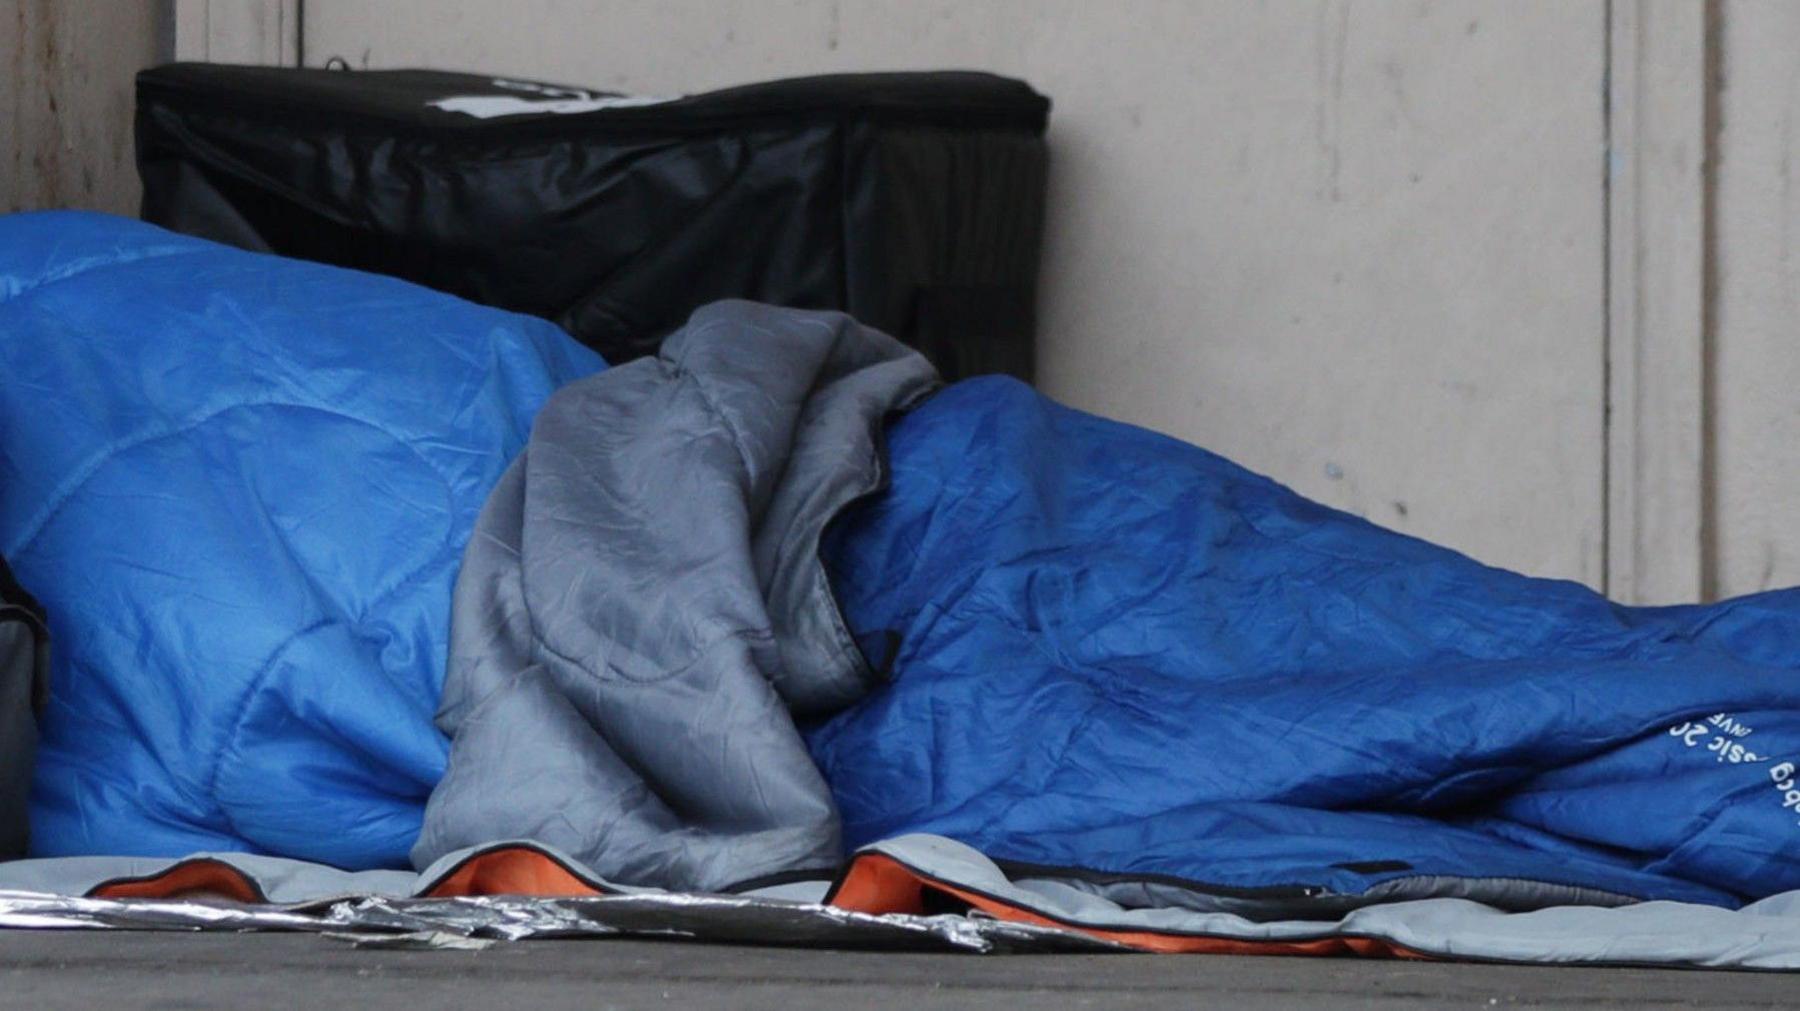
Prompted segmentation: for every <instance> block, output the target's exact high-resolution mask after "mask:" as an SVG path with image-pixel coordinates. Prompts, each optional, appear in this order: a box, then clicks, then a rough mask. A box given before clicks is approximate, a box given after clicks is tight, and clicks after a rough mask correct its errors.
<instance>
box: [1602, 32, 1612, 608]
mask: <svg viewBox="0 0 1800 1011" xmlns="http://www.w3.org/2000/svg"><path fill="white" fill-rule="evenodd" d="M1613 2H1614V0H1606V2H1605V3H1603V4H1602V5H1601V9H1600V19H1601V23H1600V51H1601V64H1600V151H1601V156H1600V591H1601V592H1602V593H1604V594H1606V595H1608V596H1611V595H1612V592H1613V585H1612V526H1613V522H1612V521H1613V516H1612V509H1613V505H1612V480H1613V475H1612V470H1613V461H1612V456H1613V452H1612V425H1613V402H1612V401H1613V385H1612V370H1613V360H1612V328H1613V316H1612V292H1613V276H1612V239H1613V236H1612V200H1613V192H1612V181H1613V180H1612V175H1613V173H1612V163H1613V129H1612V127H1613V109H1612V105H1613V103H1612V89H1613V38H1612V33H1613Z"/></svg>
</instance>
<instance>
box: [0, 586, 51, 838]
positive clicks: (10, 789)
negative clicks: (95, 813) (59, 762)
mask: <svg viewBox="0 0 1800 1011" xmlns="http://www.w3.org/2000/svg"><path fill="white" fill-rule="evenodd" d="M49 659H50V655H49V633H48V631H47V629H46V627H45V625H44V612H43V610H42V609H41V608H39V607H38V604H37V601H35V600H33V599H31V595H30V594H28V593H26V592H25V591H24V589H23V588H21V587H20V586H19V584H18V583H17V582H15V581H14V580H13V576H12V571H11V570H10V569H8V568H7V567H6V560H5V559H3V558H0V860H11V859H16V858H18V857H22V856H24V855H25V849H26V845H27V843H28V841H29V839H30V829H29V825H30V820H29V818H28V817H27V814H26V806H27V802H28V800H29V796H30V793H31V769H32V758H33V756H34V755H35V753H36V751H37V714H38V712H39V711H40V710H42V709H43V707H44V702H45V700H46V698H47V695H48V691H49V686H50V682H49V676H48V675H49V671H48V668H49Z"/></svg>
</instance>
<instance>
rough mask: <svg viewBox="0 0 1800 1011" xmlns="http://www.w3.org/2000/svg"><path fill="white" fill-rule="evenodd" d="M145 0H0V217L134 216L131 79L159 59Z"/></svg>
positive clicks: (164, 29) (155, 7)
mask: <svg viewBox="0 0 1800 1011" xmlns="http://www.w3.org/2000/svg"><path fill="white" fill-rule="evenodd" d="M169 44H170V35H169V31H168V10H167V7H166V5H165V4H162V3H157V2H149V0H131V2H114V0H0V117H4V121H3V122H0V211H16V210H35V209H40V208H48V207H81V208H86V209H90V210H100V211H110V212H112V213H115V214H135V213H137V204H138V194H139V189H138V181H137V171H136V169H135V168H134V166H133V163H132V149H131V112H132V77H133V75H135V74H136V73H137V72H138V70H139V69H141V68H143V67H146V66H150V65H151V64H153V63H156V62H157V61H158V60H159V59H161V58H164V54H165V53H166V52H167V51H168V46H169Z"/></svg>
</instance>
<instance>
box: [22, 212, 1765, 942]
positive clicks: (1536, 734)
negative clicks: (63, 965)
mask: <svg viewBox="0 0 1800 1011" xmlns="http://www.w3.org/2000/svg"><path fill="white" fill-rule="evenodd" d="M0 334H3V335H4V340H3V341H0V349H3V351H0V353H3V354H4V355H5V359H4V362H5V364H4V369H3V370H0V377H4V378H3V379H0V433H4V443H3V444H0V451H3V452H0V465H3V469H0V474H4V480H3V481H0V554H4V555H5V557H7V558H8V559H9V560H10V561H11V562H12V563H13V565H14V568H15V569H16V570H17V571H18V574H19V576H20V578H21V580H22V581H24V582H26V583H27V584H28V585H31V586H32V587H33V588H34V591H35V592H36V593H37V594H38V596H39V597H40V598H41V599H42V601H43V603H44V605H45V607H46V609H47V611H48V612H49V615H50V623H51V630H52V633H53V635H54V636H55V638H56V642H57V643H58V648H57V651H56V652H55V654H54V656H53V671H52V674H53V677H52V679H51V685H52V688H51V703H50V706H49V708H48V710H47V712H46V717H45V722H44V746H43V748H42V751H41V753H40V756H39V767H38V772H37V781H36V793H35V798H34V808H33V813H34V816H35V818H36V824H35V825H34V836H33V846H34V851H35V852H37V853H39V854H42V855H46V856H49V855H57V854H109V855H121V854H136V855H140V856H144V857H170V858H173V857H179V856H181V855H183V854H187V853H190V852H194V851H203V850H204V851H214V852H224V853H237V854H242V856H236V857H231V856H222V857H218V858H215V859H214V863H215V865H217V866H222V867H227V868H235V870H233V871H232V872H231V873H234V874H237V875H239V876H241V877H244V878H245V879H246V880H251V881H253V883H255V884H256V887H254V888H252V887H250V885H245V886H244V888H245V889H246V891H245V893H244V894H251V895H271V896H272V895H275V894H280V895H283V896H285V897H286V898H287V899H288V900H292V899H294V898H296V897H297V896H296V890H297V889H298V890H299V891H301V892H306V891H307V889H305V888H300V886H299V885H296V884H295V882H299V881H309V882H315V884H313V885H310V886H308V887H310V888H311V889H313V890H312V892H310V894H322V893H331V891H332V889H341V888H345V887H350V886H349V885H347V884H346V882H347V881H349V880H351V879H347V878H332V877H331V875H330V874H326V873H324V872H323V871H322V870H321V871H319V872H317V873H313V872H301V871H296V870H294V869H292V868H291V867H287V866H286V865H282V866H281V867H279V868H277V867H276V865H275V864H272V863H270V862H268V861H269V860H270V859H271V858H272V857H297V858H300V859H302V860H306V861H313V862H317V863H329V864H335V865H338V866H341V867H346V868H350V869H361V868H378V867H387V868H394V867H403V866H406V865H407V863H408V858H409V853H408V851H409V849H410V862H411V865H412V866H413V867H416V868H418V869H420V871H421V872H422V874H421V875H420V877H418V878H417V879H415V884H412V885H404V886H402V885H394V884H392V883H389V884H384V885H383V886H382V887H384V888H389V887H392V888H394V889H396V890H399V891H409V890H410V891H413V892H416V893H417V894H469V893H470V891H471V890H472V891H474V892H481V891H483V890H487V891H494V890H500V891H523V892H534V893H554V894H562V893H566V892H580V891H582V890H584V889H586V890H590V891H596V892H605V891H607V890H609V889H616V888H630V887H651V888H663V889H679V890H702V891H757V890H759V889H768V888H775V887H785V886H781V885H780V883H781V882H784V881H787V882H791V881H796V880H813V881H820V882H830V883H831V884H830V894H829V896H828V897H827V896H825V895H824V894H823V893H821V894H820V896H819V897H821V898H828V901H829V902H831V903H833V904H836V905H838V906H841V907H845V908H850V909H859V910H863V911H869V912H893V911H913V912H923V911H927V910H928V909H930V908H943V905H942V904H943V902H944V901H945V900H946V899H947V900H948V901H950V902H951V903H952V905H955V904H957V903H960V904H962V906H963V907H966V908H975V909H980V910H984V911H987V912H990V913H993V914H994V915H997V916H1002V917H1008V918H1014V919H1020V920H1024V921H1027V922H1031V923H1050V924H1061V925H1065V926H1068V925H1075V926H1078V927H1081V928H1082V929H1085V930H1088V931H1090V932H1092V933H1095V934H1098V935H1100V936H1104V937H1108V938H1112V939H1115V940H1119V941H1120V942H1121V943H1127V944H1132V945H1135V946H1140V947H1149V948H1153V949H1156V950H1307V951H1327V950H1351V951H1363V950H1366V947H1367V945H1371V944H1372V945H1375V946H1376V947H1377V948H1380V950H1385V951H1412V952H1421V951H1423V952H1433V953H1439V954H1463V955H1467V954H1471V953H1474V954H1480V955H1485V956H1487V957H1506V958H1551V957H1555V958H1568V959H1599V960H1604V959H1608V958H1611V959H1620V958H1631V959H1641V960H1656V961H1677V962H1681V961H1685V962H1690V963H1694V964H1759V965H1769V966H1786V967H1800V908H1796V909H1789V907H1790V906H1795V905H1796V904H1795V903H1794V902H1793V901H1791V900H1792V899H1793V898H1794V896H1793V895H1780V894H1778V893H1785V892H1792V891H1795V890H1800V773H1797V769H1796V766H1797V765H1800V686H1797V685H1796V684H1795V681H1794V675H1795V673H1796V668H1800V592H1796V591H1780V592H1773V593H1765V594H1760V595H1757V596H1752V597H1746V598H1740V599H1737V600H1733V601H1727V602H1724V603H1720V604H1714V605H1706V606H1687V607H1670V608H1632V607H1625V606H1621V605H1617V604H1614V603H1611V602H1609V601H1607V600H1606V599H1604V598H1603V597H1601V596H1600V595H1598V594H1595V593H1594V592H1592V591H1590V590H1588V589H1586V588H1584V587H1581V586H1579V585H1576V584H1573V583H1568V582H1558V581H1547V580H1539V579H1532V578H1528V577H1525V576H1521V575H1517V574H1513V573H1509V572H1505V571H1502V570H1498V569H1494V568H1490V567H1487V566H1484V565H1481V564H1479V563H1477V562H1475V561H1473V560H1471V559H1468V558H1466V557H1464V556H1462V555H1459V554H1457V553H1455V552H1452V551H1449V550H1447V549H1444V548H1441V547H1437V546H1434V545H1431V544H1428V543H1425V542H1422V541H1419V540H1417V539H1414V538H1411V537H1407V536H1404V535H1401V534H1398V533H1395V532H1392V531H1388V530H1384V529H1382V528H1379V527H1377V526H1375V525H1373V524H1371V523H1369V522H1367V521H1365V520H1362V519H1359V518H1357V517H1354V516H1350V515H1347V514H1344V513H1341V512H1338V511H1335V510H1331V509H1328V508H1325V507H1323V506H1320V505H1318V504H1315V503H1312V502H1309V501H1307V500H1305V499H1303V498H1301V497H1300V496H1298V495H1296V494H1294V493H1293V492H1292V491H1290V490H1288V489H1286V488H1283V487H1282V486H1280V485H1278V484H1276V483H1274V482H1272V481H1270V480H1268V479H1266V478H1262V477H1259V476H1257V475H1255V474H1252V473H1250V472H1248V471H1246V470H1244V469H1243V468H1241V467H1238V466H1236V465H1235V464H1232V463H1230V462H1229V461H1226V460H1224V459H1222V458H1220V457H1218V456H1216V455H1213V454H1211V453H1208V452H1206V451H1205V450H1202V449H1200V448H1197V447H1194V446H1191V445H1187V444H1184V443H1181V442H1179V441H1176V440H1173V439H1169V438H1166V437H1163V436H1160V435H1156V434H1154V433H1151V432H1148V431H1145V430H1143V429H1139V428H1134V427H1132V426H1129V425H1123V424H1119V423H1116V422H1112V421H1107V420H1104V419H1101V418H1097V417H1094V416H1092V415H1088V414H1084V413H1082V412H1079V411H1074V410H1071V409H1069V408H1066V407H1062V406H1059V405H1057V404H1055V403H1053V402H1051V401H1049V400H1047V399H1046V398H1044V397H1043V396H1041V395H1040V394H1038V393H1036V392H1035V391H1033V390H1031V389H1030V388H1028V387H1026V386H1024V385H1022V384H1020V383H1017V382H1015V381H1013V380H1010V379H1004V378H997V377H995V378H985V379H977V380H971V381H966V382H962V383H958V384H956V385H953V386H950V387H948V388H941V389H940V388H939V387H937V385H936V382H935V377H934V376H933V375H932V373H931V371H930V369H929V367H928V366H926V365H925V364H924V363H923V361H922V360H921V359H919V358H918V357H917V356H916V355H915V354H913V353H912V352H910V351H908V350H907V349H905V348H904V347H902V346H901V345H899V344H898V343H897V342H895V341H893V340H891V339H890V338H888V337H886V336H884V335H882V334H880V333H878V332H876V331H873V330H870V329H868V328H865V327H862V326H859V325H858V324H856V323H855V322H854V321H851V320H849V319H848V318H846V317H844V316H842V315H838V314H832V313H820V312H803V311H795V310H781V309H774V308H771V307H767V306H759V305H754V304H750V303H742V302H727V303H718V304H715V305H712V306H709V307H707V308H704V309H702V310H700V311H699V312H697V313H696V314H695V316H694V318H693V319H692V320H691V321H690V323H689V324H688V325H687V326H686V327H685V328H683V329H682V330H680V331H678V332H677V333H676V334H675V335H673V336H672V337H671V338H670V339H669V340H668V341H666V342H665V344H664V345H663V348H662V351H661V352H660V353H659V354H658V355H656V356H654V357H647V358H641V359H638V360H635V361H633V362H630V363H627V364H625V365H621V366H619V367H616V368H612V369H604V370H603V366H602V365H601V363H600V362H599V361H598V360H597V359H596V358H594V357H593V356H591V355H589V354H588V353H586V352H585V351H583V350H581V349H580V348H579V347H577V346H576V345H575V344H574V343H573V342H572V341H570V340H568V339H566V338H565V337H563V336H562V335H561V334H559V333H558V332H556V331H554V330H553V329H551V328H548V327H547V326H545V325H543V324H540V323H537V322H535V321H531V320H526V319H522V318H520V317H517V316H512V315H510V314H506V313H500V312H496V311H492V310H487V309H482V308H478V307H475V306H471V305H469V304H467V303H463V302H460V301H458V300H456V299H453V298H450V297H448V296H443V295H439V294H435V293H432V292H428V291H424V290H422V289H417V288H413V287H410V286H408V285H406V284H403V283H400V282H397V281H392V280H387V279H381V278H375V277H369V276H365V275H358V274H354V273H349V272H345V271H341V270H336V269H333V268H328V267H322V266H314V265H306V264H299V263H293V262H289V261H284V260H280V259H277V258H273V257H267V256H259V255H255V254H249V253H243V252H236V251H230V250H226V249H224V248H222V247H218V246H214V245H211V244H208V243H204V242H199V241H195V240H189V239H180V238H176V237H173V236H170V235H168V234H167V233H164V232H161V231H158V230H156V229H153V228H149V227H148V226H143V225H140V224H136V223H131V222H123V221H118V220H116V219H107V218H102V217H98V216H87V215H67V214H57V215H27V216H15V217H11V218H0ZM553 390H554V391H555V392H554V394H553V393H552V391H553ZM528 432H529V438H527V433H528ZM459 555H460V557H461V563H460V566H459V564H458V556H459ZM452 580H454V582H455V587H454V591H452V588H451V583H452ZM434 710H435V713H436V715H435V718H436V721H437V725H436V727H434V726H433V725H432V720H433V713H434ZM255 861H263V862H262V863H256V862H255ZM484 861H486V863H483V862H484ZM55 864H56V862H55V861H51V862H50V865H55ZM15 866H16V867H18V868H20V869H17V870H13V871H10V872H9V871H8V869H7V866H6V865H0V888H4V887H6V886H7V882H8V881H9V880H13V881H20V880H24V881H30V880H54V881H58V882H62V883H63V885H61V886H59V887H68V882H71V881H77V880H89V879H91V878H92V877H94V876H95V875H91V874H90V873H89V870H88V869H78V870H76V871H71V870H67V869H64V870H57V869H55V867H54V866H49V865H36V866H35V867H31V868H27V867H25V866H24V865H15ZM47 866H48V868H49V869H46V867H47ZM130 866H131V867H132V868H133V873H134V874H136V873H138V872H142V875H144V876H148V877H152V878H156V879H157V880H164V878H162V877H157V875H168V874H174V873H175V869H178V868H177V865H174V864H169V863H167V861H164V862H163V863H162V864H159V865H156V866H155V867H149V865H146V864H145V863H144V862H143V861H138V862H135V863H132V864H131V865H130ZM181 866H186V865H181ZM81 868H89V865H81ZM9 873H10V874H12V877H11V878H9V877H8V875H9ZM33 875H35V876H36V877H35V878H33V877H32V876H33ZM309 875H310V876H309ZM167 880H169V881H175V880H177V878H176V877H168V878H167ZM179 880H189V879H186V878H180V879H179ZM355 880H369V879H355ZM388 880H389V879H385V878H384V879H383V881H384V882H386V881H388ZM395 880H397V879H395ZM283 882H285V883H286V886H285V887H281V886H282V883H283ZM94 887H95V888H96V889H98V888H100V885H98V884H96V885H95V886H94ZM169 887H171V888H173V887H174V886H173V885H170V886H169ZM444 889H461V891H454V890H453V891H450V892H447V893H446V892H445V891H443V890H444ZM925 895H936V896H938V899H936V900H932V901H931V902H928V901H927V900H926V899H925V898H924V897H923V896H925ZM1771 896H1774V898H1769V897H1771ZM1644 900H1676V901H1677V902H1678V903H1680V905H1671V904H1667V903H1660V904H1659V903H1655V902H1652V903H1650V904H1647V905H1638V904H1639V903H1642V902H1643V901H1644ZM1757 900H1763V901H1757ZM933 902H935V903H936V905H935V906H934V905H933ZM1746 903H1750V904H1749V905H1746ZM1603 907H1630V908H1629V909H1627V908H1616V909H1607V908H1603ZM1739 907H1743V908H1742V909H1739ZM1569 909H1579V910H1586V912H1582V913H1579V914H1567V913H1565V912H1563V910H1569ZM1533 910H1539V911H1540V912H1532V911H1533ZM1637 910H1642V911H1643V912H1642V913H1639V912H1637ZM1708 912H1710V913H1712V914H1716V916H1715V917H1713V918H1710V919H1709V918H1708V916H1707V915H1706V914H1707V913H1708ZM1509 914H1510V916H1511V917H1525V918H1528V919H1529V918H1535V919H1529V922H1528V923H1527V922H1515V921H1514V920H1513V919H1510V918H1509ZM1601 914H1612V915H1613V918H1612V919H1606V918H1605V917H1604V916H1602V915H1601ZM1627 914H1630V915H1627ZM1571 915H1573V917H1574V918H1573V919H1571V918H1570V917H1571ZM1589 917H1599V918H1598V919H1593V918H1589ZM1721 917H1722V918H1724V919H1720V918H1721ZM1659 918H1660V919H1659ZM1659 923H1660V924H1663V925H1664V927H1665V928H1666V929H1661V932H1659V928H1658V927H1657V924H1659ZM1646 931H1648V932H1646ZM1372 939H1373V940H1372ZM1377 942H1378V943H1377ZM1234 945H1236V946H1237V947H1234ZM1259 945H1261V946H1265V947H1262V948H1259V947H1257V946H1259ZM1320 945H1326V946H1325V947H1320ZM1331 945H1337V947H1331ZM1383 945H1385V946H1387V947H1381V946H1383ZM1266 946H1273V947H1266ZM1759 946H1760V947H1759Z"/></svg>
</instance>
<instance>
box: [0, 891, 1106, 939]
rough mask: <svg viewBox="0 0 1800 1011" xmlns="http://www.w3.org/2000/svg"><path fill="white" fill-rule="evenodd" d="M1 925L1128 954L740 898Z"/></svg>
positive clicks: (25, 901)
mask: <svg viewBox="0 0 1800 1011" xmlns="http://www.w3.org/2000/svg"><path fill="white" fill-rule="evenodd" d="M0 928H88V929H107V930H228V931H248V930H285V931H311V932H315V933H319V934H325V935H329V936H331V937H332V938H334V939H337V940H344V941H349V942H350V943H352V944H356V945H359V946H363V947H379V948H395V947H413V948H461V949H467V948H472V947H480V946H481V945H480V944H479V943H471V942H481V941H520V940H527V939H530V938H549V937H557V938H573V937H590V938H601V937H638V938H643V937H667V938H681V939H685V940H692V941H714V942H723V943H731V944H767V945H786V946H796V947H808V948H861V949H880V950H902V951H964V952H976V953H1000V952H1006V953H1024V952H1070V951H1085V952H1094V951H1122V950H1125V949H1124V948H1123V946H1120V945H1115V944H1112V943H1110V942H1107V941H1102V940H1099V939H1097V938H1093V937H1090V936H1087V935H1085V934H1081V933H1077V932H1075V931H1072V930H1061V929H1056V928H1051V927H1037V926H1031V925H1029V924H1021V923H1008V922H1006V921H1003V920H996V919H994V918H992V917H989V916H985V915H982V914H979V913H977V914H972V915H955V914H941V915H934V916H911V915H905V914H899V913H888V914H883V915H880V916H875V915H871V914H868V913H857V912H851V911H849V910H846V909H838V908H835V907H833V906H825V905H818V904H815V903H803V902H792V901H787V900H782V899H770V898H755V897H746V896H731V895H684V894H675V893H661V892H658V893H645V894H636V895H606V896H597V897H588V898H558V899H542V898H530V897H524V896H488V897H480V898H456V899H406V898H389V897H384V896H363V897H358V898H347V899H339V900H335V901H327V902H317V903H309V904H305V905H294V906H278V905H247V904H242V903H233V902H223V901H207V900H200V899H92V898H79V897H74V896H67V895H43V894H39V893H34V892H5V891H0Z"/></svg>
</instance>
